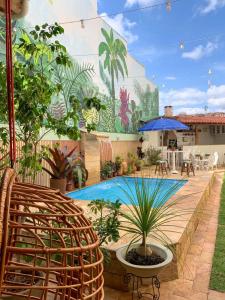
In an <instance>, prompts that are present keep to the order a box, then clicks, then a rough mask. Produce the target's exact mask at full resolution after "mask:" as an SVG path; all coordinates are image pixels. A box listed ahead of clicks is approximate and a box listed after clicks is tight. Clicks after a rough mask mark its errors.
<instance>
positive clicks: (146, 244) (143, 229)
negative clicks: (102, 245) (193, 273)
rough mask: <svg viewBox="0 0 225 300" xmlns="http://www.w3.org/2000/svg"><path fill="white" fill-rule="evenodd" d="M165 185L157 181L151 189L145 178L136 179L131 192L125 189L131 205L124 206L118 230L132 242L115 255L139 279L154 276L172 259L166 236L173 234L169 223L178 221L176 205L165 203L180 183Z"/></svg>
mask: <svg viewBox="0 0 225 300" xmlns="http://www.w3.org/2000/svg"><path fill="white" fill-rule="evenodd" d="M164 184H165V183H164V181H163V180H160V179H158V180H157V179H156V184H155V186H154V188H153V189H151V188H150V187H149V183H148V182H147V181H146V180H145V179H144V178H137V179H136V180H135V188H134V189H132V188H131V187H130V186H129V183H128V182H127V185H128V189H124V193H125V195H126V198H129V201H130V204H129V205H127V204H125V205H126V209H122V210H121V216H122V220H123V221H121V226H120V228H121V230H123V231H124V232H126V233H127V234H129V235H130V236H131V242H130V243H129V245H124V246H122V247H121V248H119V249H118V250H117V252H116V255H117V258H118V260H119V261H120V263H121V264H122V266H123V267H124V268H125V269H126V271H127V272H128V273H132V274H133V275H135V276H138V277H152V276H157V275H158V273H159V272H160V271H161V270H162V269H163V268H165V267H166V266H167V265H169V264H170V263H171V261H172V259H173V253H172V251H171V250H172V249H171V246H169V245H170V244H171V242H170V240H169V238H168V235H167V234H168V231H169V230H171V232H172V231H173V232H174V231H175V229H174V227H173V225H171V222H172V221H173V220H174V218H175V217H176V216H177V217H178V215H179V211H178V210H177V208H176V207H175V205H176V201H171V200H170V201H168V202H166V200H167V199H168V198H169V197H170V196H171V195H172V194H173V193H174V191H177V189H178V188H179V187H180V186H179V185H180V184H181V183H180V182H179V183H175V184H174V185H172V186H171V187H170V188H169V189H168V188H167V189H166V187H164V186H163V185H164ZM180 214H181V213H180ZM166 226H168V227H166ZM170 228H171V229H170ZM164 230H165V231H164ZM153 241H157V243H156V242H153Z"/></svg>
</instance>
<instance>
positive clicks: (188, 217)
mask: <svg viewBox="0 0 225 300" xmlns="http://www.w3.org/2000/svg"><path fill="white" fill-rule="evenodd" d="M135 176H143V177H155V175H154V172H152V171H149V169H144V170H143V171H142V172H137V173H136V174H135ZM165 178H171V179H184V177H181V176H180V175H179V174H176V175H173V174H170V175H169V176H167V177H165ZM185 179H186V178H185ZM214 179H215V174H214V172H205V171H198V172H197V174H196V176H191V177H189V178H188V182H187V184H186V185H185V186H184V187H183V188H182V189H180V190H179V191H178V192H177V193H176V194H175V195H174V196H172V198H171V201H172V199H178V200H179V209H180V208H182V207H183V208H184V209H185V210H187V209H188V210H189V213H186V214H185V217H184V218H183V219H182V220H174V228H176V230H175V231H176V232H173V233H171V232H170V233H169V239H170V241H171V243H172V244H173V245H175V248H176V258H175V259H174V261H173V263H172V264H171V265H170V266H169V267H168V268H167V269H166V270H165V271H164V272H163V274H161V276H160V279H161V281H170V280H173V279H177V278H180V277H182V274H183V271H184V266H185V259H186V257H187V253H188V251H189V248H190V245H191V242H192V240H193V236H194V233H195V231H196V229H197V227H198V224H199V223H200V221H201V219H202V216H203V215H204V214H205V208H206V203H207V200H208V198H209V195H210V192H211V188H212V185H213V182H214ZM169 201H170V200H169ZM79 204H80V205H81V206H82V207H83V208H84V210H86V209H87V207H86V205H87V202H86V201H79ZM177 226H180V228H177ZM129 239H130V237H129V236H126V237H122V238H121V239H120V240H119V241H118V242H117V243H113V244H111V245H110V246H109V247H107V248H108V249H109V250H110V252H111V257H112V259H111V264H110V265H106V266H105V274H104V275H105V276H104V277H105V284H106V285H107V286H110V287H112V288H116V289H120V290H125V291H126V290H129V286H128V285H127V284H126V283H124V275H125V270H124V269H123V268H122V267H121V265H120V264H119V262H118V261H117V259H116V255H115V251H116V250H117V249H118V248H119V247H120V246H121V245H122V244H126V243H128V242H129Z"/></svg>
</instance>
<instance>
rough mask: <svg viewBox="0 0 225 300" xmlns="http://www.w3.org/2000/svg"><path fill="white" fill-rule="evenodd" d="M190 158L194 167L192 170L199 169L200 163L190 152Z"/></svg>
mask: <svg viewBox="0 0 225 300" xmlns="http://www.w3.org/2000/svg"><path fill="white" fill-rule="evenodd" d="M190 160H191V163H192V165H193V167H194V170H200V168H201V165H200V163H199V160H197V159H196V158H195V157H194V155H193V154H192V153H191V154H190Z"/></svg>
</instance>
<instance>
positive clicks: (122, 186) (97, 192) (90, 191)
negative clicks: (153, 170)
mask: <svg viewBox="0 0 225 300" xmlns="http://www.w3.org/2000/svg"><path fill="white" fill-rule="evenodd" d="M142 181H144V183H145V184H147V185H148V187H149V190H148V192H149V194H150V195H151V194H152V193H153V192H154V191H155V190H156V188H157V189H158V191H157V196H156V200H155V206H157V202H160V204H161V205H162V204H164V203H165V202H166V201H167V200H168V199H169V198H170V197H171V196H172V195H173V194H175V193H176V192H177V191H178V190H179V189H180V188H181V187H183V186H184V185H185V183H186V182H187V180H174V179H158V178H144V179H143V178H133V177H126V176H123V177H116V178H113V179H111V180H107V181H104V182H101V183H98V184H94V185H92V186H88V187H85V188H82V189H80V190H76V191H74V192H71V193H68V194H67V196H69V197H70V198H72V199H77V200H96V199H105V200H109V201H110V202H115V201H116V200H117V199H119V200H120V201H121V202H122V203H125V204H129V203H130V200H129V196H128V195H126V192H128V193H129V195H130V194H132V195H133V196H134V198H136V196H135V194H136V193H135V191H136V189H135V184H136V183H137V184H138V185H141V184H142Z"/></svg>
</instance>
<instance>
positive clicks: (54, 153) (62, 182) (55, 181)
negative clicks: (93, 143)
mask: <svg viewBox="0 0 225 300" xmlns="http://www.w3.org/2000/svg"><path fill="white" fill-rule="evenodd" d="M75 149H76V148H74V149H73V150H72V151H70V152H69V153H68V154H65V153H63V152H62V151H61V150H60V149H59V148H57V147H55V148H53V149H49V153H50V154H51V158H50V157H48V156H45V157H43V159H44V160H45V161H46V162H47V163H48V165H49V167H50V169H47V168H45V167H43V170H44V171H45V172H47V173H48V174H49V175H50V176H51V178H50V187H51V188H53V189H59V190H60V192H61V193H63V194H64V193H65V192H66V185H67V177H68V175H69V174H70V173H71V172H72V168H71V165H70V163H69V160H68V159H69V158H70V156H71V155H72V154H73V152H74V151H75Z"/></svg>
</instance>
